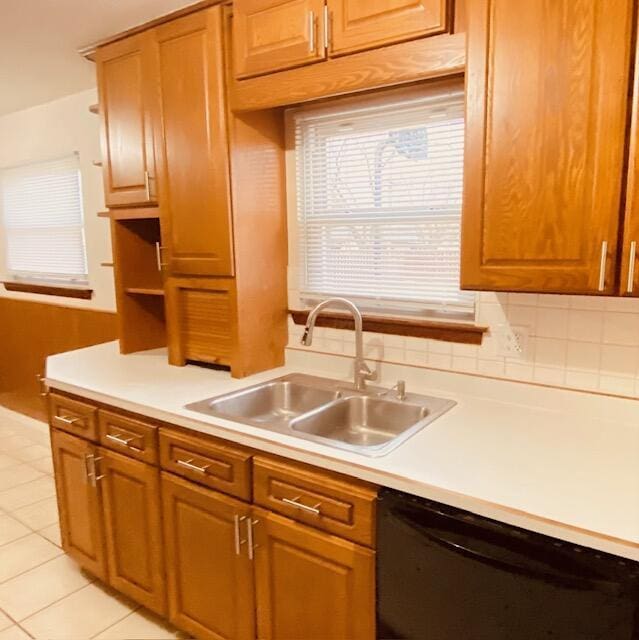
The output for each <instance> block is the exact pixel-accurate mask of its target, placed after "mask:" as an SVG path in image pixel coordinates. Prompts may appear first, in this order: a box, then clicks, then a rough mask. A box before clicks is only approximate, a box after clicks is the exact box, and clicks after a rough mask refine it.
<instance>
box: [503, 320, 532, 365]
mask: <svg viewBox="0 0 639 640" xmlns="http://www.w3.org/2000/svg"><path fill="white" fill-rule="evenodd" d="M528 334H529V328H528V327H513V326H510V325H508V324H502V325H500V326H499V327H498V339H497V350H498V354H499V355H500V356H503V357H504V358H517V359H523V358H525V357H526V355H527V353H528Z"/></svg>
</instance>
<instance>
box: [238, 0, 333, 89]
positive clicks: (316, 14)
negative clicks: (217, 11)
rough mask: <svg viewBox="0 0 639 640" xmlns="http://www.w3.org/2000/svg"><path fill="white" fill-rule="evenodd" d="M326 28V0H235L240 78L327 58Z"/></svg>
mask: <svg viewBox="0 0 639 640" xmlns="http://www.w3.org/2000/svg"><path fill="white" fill-rule="evenodd" d="M324 29H325V24H324V0H235V2H234V3H233V45H234V49H233V53H234V62H235V75H236V77H238V78H245V77H248V76H254V75H259V74H263V73H270V72H273V71H281V70H283V69H290V68H292V67H299V66H301V65H304V64H308V63H309V62H316V61H317V60H323V59H324V58H325V57H326V48H325V35H326V34H325V31H324Z"/></svg>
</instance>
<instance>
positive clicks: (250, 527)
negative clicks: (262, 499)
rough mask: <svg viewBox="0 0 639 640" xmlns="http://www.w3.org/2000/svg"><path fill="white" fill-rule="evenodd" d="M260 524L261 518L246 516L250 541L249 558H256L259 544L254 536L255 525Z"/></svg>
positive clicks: (247, 534) (248, 539) (247, 533)
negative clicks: (255, 518) (254, 518)
mask: <svg viewBox="0 0 639 640" xmlns="http://www.w3.org/2000/svg"><path fill="white" fill-rule="evenodd" d="M256 524H259V520H253V519H252V518H246V538H247V543H248V558H249V560H253V559H254V558H255V549H257V548H258V546H259V545H257V544H255V542H254V538H253V527H254V526H255V525H256Z"/></svg>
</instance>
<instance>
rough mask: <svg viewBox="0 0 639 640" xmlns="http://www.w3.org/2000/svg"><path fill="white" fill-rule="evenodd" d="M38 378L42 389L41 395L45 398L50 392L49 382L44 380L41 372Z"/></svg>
mask: <svg viewBox="0 0 639 640" xmlns="http://www.w3.org/2000/svg"><path fill="white" fill-rule="evenodd" d="M36 380H37V381H38V384H39V385H40V391H39V395H41V396H42V397H43V398H46V397H47V396H48V395H49V393H48V391H47V384H46V382H45V381H44V376H41V375H40V374H39V373H38V374H37V375H36Z"/></svg>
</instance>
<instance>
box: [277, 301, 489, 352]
mask: <svg viewBox="0 0 639 640" xmlns="http://www.w3.org/2000/svg"><path fill="white" fill-rule="evenodd" d="M289 313H290V314H291V317H292V318H293V322H295V324H306V320H307V319H308V314H309V311H308V310H293V309H291V310H289ZM363 321H364V322H363V325H364V331H370V332H371V333H386V334H392V335H397V336H409V337H413V338H431V339H432V340H443V341H444V342H458V343H461V344H476V345H480V344H481V343H482V339H483V336H484V334H485V333H486V332H487V331H488V327H478V326H476V325H473V324H460V323H455V322H440V321H437V320H418V319H414V320H413V319H410V318H391V317H387V316H373V315H370V314H364V315H363ZM315 324H316V326H318V327H330V328H332V329H353V328H354V323H353V317H352V316H351V315H350V314H348V313H339V312H336V311H323V312H322V313H320V315H319V316H318V317H317V322H316V323H315Z"/></svg>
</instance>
